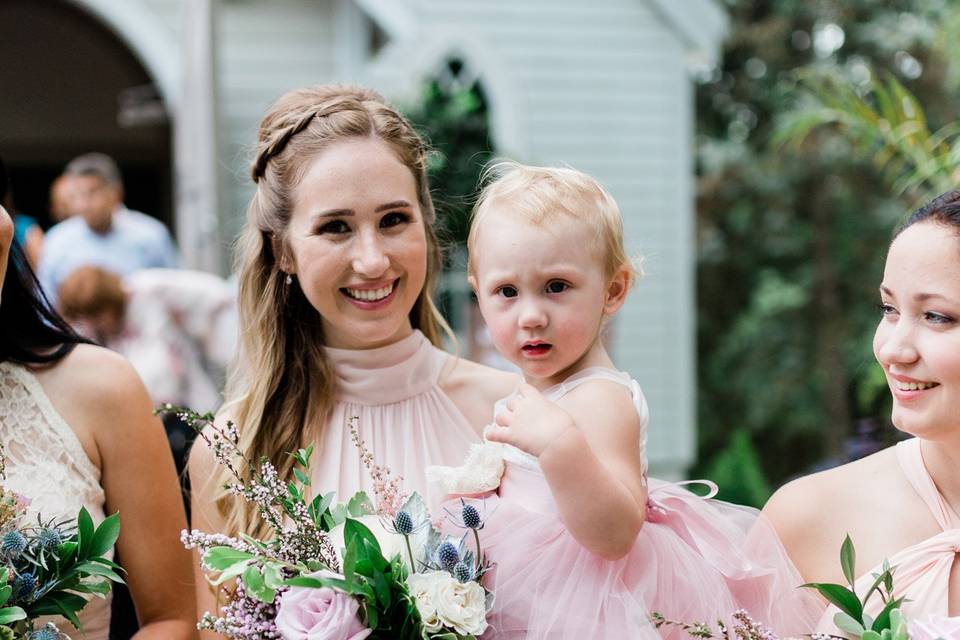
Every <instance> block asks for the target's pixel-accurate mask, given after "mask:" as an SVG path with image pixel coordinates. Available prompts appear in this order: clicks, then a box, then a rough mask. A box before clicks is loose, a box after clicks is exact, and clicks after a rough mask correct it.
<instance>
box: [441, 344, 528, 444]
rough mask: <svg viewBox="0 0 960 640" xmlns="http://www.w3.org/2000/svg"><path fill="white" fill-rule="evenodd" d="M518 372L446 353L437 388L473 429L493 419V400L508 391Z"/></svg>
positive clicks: (516, 381) (506, 393)
mask: <svg viewBox="0 0 960 640" xmlns="http://www.w3.org/2000/svg"><path fill="white" fill-rule="evenodd" d="M519 384H520V376H518V375H517V374H515V373H509V372H507V371H501V370H499V369H494V368H493V367H488V366H486V365H482V364H478V363H476V362H472V361H470V360H467V359H465V358H460V357H457V356H453V355H450V356H449V357H448V358H447V363H446V366H444V369H443V372H442V373H441V375H440V388H441V389H443V392H444V393H446V394H447V396H448V397H449V398H450V400H451V401H452V402H453V403H454V404H455V405H456V406H457V408H458V409H459V410H460V412H461V413H462V414H463V415H464V417H465V418H466V419H467V421H468V422H469V423H470V424H471V425H473V427H474V429H476V431H477V433H478V434H479V433H482V431H483V427H484V426H485V425H486V424H488V423H489V422H490V421H491V420H492V419H493V406H494V404H496V402H497V400H499V399H501V398H505V397H506V396H508V395H510V394H511V393H512V392H513V391H514V390H515V389H516V388H517V385H519Z"/></svg>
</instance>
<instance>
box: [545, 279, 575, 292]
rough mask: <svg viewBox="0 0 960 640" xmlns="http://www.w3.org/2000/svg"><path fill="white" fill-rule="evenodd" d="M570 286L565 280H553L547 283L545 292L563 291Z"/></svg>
mask: <svg viewBox="0 0 960 640" xmlns="http://www.w3.org/2000/svg"><path fill="white" fill-rule="evenodd" d="M569 288H570V285H568V284H567V283H566V282H564V281H562V280H553V281H551V282H548V283H547V292H548V293H563V292H564V291H566V290H567V289H569Z"/></svg>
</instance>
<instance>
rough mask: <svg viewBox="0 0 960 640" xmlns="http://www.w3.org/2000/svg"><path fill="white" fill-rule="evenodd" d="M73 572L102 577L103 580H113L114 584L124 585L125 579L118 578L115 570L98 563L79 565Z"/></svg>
mask: <svg viewBox="0 0 960 640" xmlns="http://www.w3.org/2000/svg"><path fill="white" fill-rule="evenodd" d="M73 571H76V572H77V573H79V574H86V575H89V576H100V577H102V578H107V579H108V580H112V581H113V582H119V583H121V584H122V583H123V578H121V577H120V576H118V575H117V574H116V572H115V571H114V570H113V569H111V568H110V567H107V566H104V565H102V564H99V563H97V562H84V563H82V564H78V565H77V566H75V567H74V568H73Z"/></svg>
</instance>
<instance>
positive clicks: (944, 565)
mask: <svg viewBox="0 0 960 640" xmlns="http://www.w3.org/2000/svg"><path fill="white" fill-rule="evenodd" d="M896 454H897V462H898V463H899V465H900V468H901V469H902V470H903V473H904V475H905V476H906V478H907V480H909V481H910V484H911V485H912V486H913V488H914V490H915V491H916V492H917V495H918V496H919V497H920V499H921V500H923V502H924V504H926V505H927V508H928V509H930V513H931V514H932V515H933V518H934V519H935V520H936V522H937V524H938V525H939V527H940V532H939V533H937V534H934V535H933V536H931V537H929V538H927V539H926V540H922V541H921V542H918V543H917V544H914V545H912V546H909V547H907V548H906V549H902V550H900V551H898V552H897V553H896V554H894V555H893V556H892V557H890V558H888V561H889V562H890V566H892V567H896V570H895V571H894V574H893V586H894V595H895V596H896V597H900V596H906V597H907V601H906V602H904V604H903V606H902V609H903V611H904V613H905V614H906V615H907V616H908V617H910V618H920V617H921V616H926V615H930V614H932V615H936V616H946V615H947V613H948V604H949V603H948V599H947V596H948V591H949V587H950V569H951V568H952V567H953V563H954V560H955V558H956V556H957V554H958V553H960V517H958V516H957V514H956V513H954V511H953V509H952V508H951V507H950V505H949V504H948V503H947V501H946V500H945V499H944V498H943V495H942V494H941V493H940V491H939V490H938V489H937V486H936V485H935V484H934V482H933V478H931V477H930V474H929V473H928V472H927V468H926V466H925V465H924V463H923V453H922V451H921V449H920V440H919V439H918V438H912V439H910V440H905V441H903V442H900V443H898V444H897V448H896ZM881 570H882V568H881V567H880V566H877V567H873V568H872V569H871V570H870V571H868V572H866V573H865V574H863V575H862V576H860V577H859V578H858V579H857V581H856V583H855V586H856V592H857V594H858V595H860V596H861V597H862V596H863V594H864V593H866V591H867V589H869V588H870V585H872V584H873V581H874V579H875V578H874V576H873V574H874V573H878V572H880V571H881ZM882 606H883V603H882V602H881V601H880V599H879V598H877V597H873V598H871V601H870V602H869V603H868V604H867V608H866V612H867V613H869V614H870V615H871V616H874V617H875V616H876V615H877V614H878V613H879V611H880V609H881V608H882ZM836 612H837V609H836V608H835V607H832V606H831V607H830V608H828V609H827V611H826V612H825V613H824V615H823V618H822V619H821V620H820V624H819V625H818V627H817V629H818V630H822V631H829V630H833V629H834V627H833V616H834V614H836Z"/></svg>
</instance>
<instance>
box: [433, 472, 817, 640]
mask: <svg viewBox="0 0 960 640" xmlns="http://www.w3.org/2000/svg"><path fill="white" fill-rule="evenodd" d="M649 496H650V497H649V504H648V507H647V521H646V522H645V523H644V525H643V528H642V529H641V531H640V534H639V535H638V537H637V540H636V542H635V544H634V546H633V549H632V550H631V552H630V553H628V554H627V555H626V556H625V557H623V558H621V559H620V560H616V561H610V560H605V559H603V558H601V557H599V556H597V555H595V554H593V553H591V552H590V551H588V550H587V549H585V548H584V547H582V546H581V545H580V544H579V543H578V542H577V541H576V540H575V539H574V538H573V536H572V535H570V533H569V532H568V531H567V530H566V528H565V527H564V525H563V523H562V522H561V521H560V518H559V516H558V513H557V510H556V505H555V503H554V501H553V497H552V495H551V494H550V489H549V486H548V485H547V483H546V480H545V478H544V477H543V475H542V473H540V472H539V470H536V469H528V468H526V467H523V466H520V465H517V464H513V463H508V464H507V467H506V472H505V473H504V475H503V478H502V480H501V484H500V488H499V490H498V493H497V494H493V495H490V496H489V497H487V498H486V499H485V504H484V509H483V510H484V511H485V512H486V513H487V514H489V515H488V516H487V518H486V521H485V524H484V527H483V529H482V530H480V532H479V533H480V543H481V546H482V549H483V552H484V555H485V556H486V558H487V559H488V560H490V561H491V563H493V565H494V567H493V569H492V570H491V571H490V572H489V573H488V574H487V575H486V576H485V578H484V584H485V586H486V587H487V588H488V589H490V590H491V591H493V593H494V598H495V599H494V608H493V612H492V614H491V616H490V629H489V630H488V631H487V633H485V634H484V635H483V638H484V639H485V640H486V639H487V638H511V639H512V638H528V639H530V640H536V639H544V640H546V639H550V640H555V639H556V640H574V639H576V640H582V639H584V638H594V639H598V638H599V639H606V638H609V639H614V638H616V639H620V638H631V639H634V638H637V639H650V640H660V638H670V639H672V638H676V639H678V640H679V639H680V638H687V637H689V636H688V635H687V633H686V632H685V631H683V630H681V629H680V628H679V627H675V626H670V625H664V626H662V627H661V628H660V629H659V630H657V629H656V628H655V627H654V625H653V624H652V623H651V622H650V614H651V613H652V612H658V613H659V614H662V615H663V616H664V617H665V618H668V619H672V620H677V621H682V622H704V623H708V624H710V625H711V626H713V627H714V629H716V621H717V620H723V621H729V620H730V616H731V615H732V614H733V613H734V612H735V611H737V610H738V609H745V610H746V611H747V612H748V613H749V614H750V615H751V617H752V618H753V619H754V620H756V621H758V622H761V623H763V624H764V625H765V626H767V627H768V628H770V629H772V630H774V631H775V632H777V633H779V634H781V635H800V634H803V633H810V632H811V631H812V630H813V629H814V627H815V626H816V622H817V619H818V618H819V616H820V614H821V613H822V611H823V609H824V605H823V604H822V602H821V601H820V600H819V599H818V598H817V597H816V596H815V595H813V594H812V592H809V591H808V590H805V589H798V588H797V587H798V585H799V584H801V582H802V580H801V579H800V576H799V574H798V573H797V571H796V569H795V568H794V567H793V565H792V563H791V562H790V560H789V559H788V557H787V555H786V553H785V551H784V549H783V546H782V545H781V544H780V542H779V540H778V539H777V537H776V534H775V533H774V531H773V529H772V527H771V526H770V525H769V523H767V522H766V521H765V520H764V519H763V518H762V516H761V515H760V514H759V512H758V511H757V510H755V509H750V508H747V507H740V506H736V505H731V504H728V503H725V502H720V501H716V500H708V499H703V498H700V497H698V496H696V495H694V494H693V493H691V492H689V491H687V490H686V489H684V488H682V487H680V486H677V485H675V484H671V483H667V482H663V481H659V480H656V479H651V480H650V483H649ZM457 506H459V503H456V504H454V503H452V502H451V503H449V504H448V505H447V509H448V510H450V511H453V510H455V509H456V508H457ZM470 539H472V536H471V537H470V538H468V540H470Z"/></svg>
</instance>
